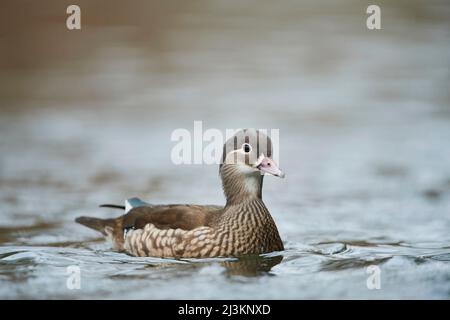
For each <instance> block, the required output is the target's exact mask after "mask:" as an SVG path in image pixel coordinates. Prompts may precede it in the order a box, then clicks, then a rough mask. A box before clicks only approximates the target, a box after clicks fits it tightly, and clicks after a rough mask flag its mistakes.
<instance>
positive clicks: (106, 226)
mask: <svg viewBox="0 0 450 320" xmlns="http://www.w3.org/2000/svg"><path fill="white" fill-rule="evenodd" d="M75 222H78V223H79V224H82V225H84V226H86V227H88V228H91V229H94V230H97V231H100V232H101V233H102V234H103V235H105V236H107V235H110V234H111V232H112V230H113V229H114V227H115V225H116V223H117V221H116V219H99V218H93V217H78V218H76V219H75Z"/></svg>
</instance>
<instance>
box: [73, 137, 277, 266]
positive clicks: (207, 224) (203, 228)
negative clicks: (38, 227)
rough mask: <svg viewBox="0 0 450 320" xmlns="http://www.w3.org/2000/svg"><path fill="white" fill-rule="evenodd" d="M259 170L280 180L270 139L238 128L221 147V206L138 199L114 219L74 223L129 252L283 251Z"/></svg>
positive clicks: (195, 254) (184, 255)
mask: <svg viewBox="0 0 450 320" xmlns="http://www.w3.org/2000/svg"><path fill="white" fill-rule="evenodd" d="M264 174H270V175H273V176H278V177H281V178H283V177H284V173H283V172H282V171H281V170H280V169H279V168H278V166H277V164H276V163H275V161H274V160H273V158H272V141H271V140H270V138H269V137H267V136H266V135H265V134H263V133H262V132H260V131H258V130H255V129H244V130H240V131H238V132H237V133H236V134H235V135H234V136H233V137H231V138H230V139H228V140H227V141H226V143H225V145H224V147H223V156H222V160H221V163H220V167H219V175H220V178H221V180H222V187H223V191H224V194H225V197H226V204H225V206H215V205H191V204H170V205H157V204H149V203H145V202H143V201H141V200H140V199H138V198H131V199H128V200H126V201H125V206H120V205H110V204H105V205H101V207H110V208H118V209H121V210H124V211H125V212H124V213H125V214H123V215H122V216H120V217H118V218H115V219H98V218H92V217H78V218H77V219H76V220H75V221H76V222H78V223H80V224H82V225H85V226H87V227H89V228H92V229H95V230H97V231H100V232H101V233H102V234H103V235H105V236H107V237H109V238H111V239H112V243H113V249H114V250H116V251H121V252H125V253H128V254H130V255H133V256H141V257H142V256H152V257H164V258H165V257H167V258H169V257H170V258H207V257H230V256H233V257H235V256H242V255H247V254H262V253H268V252H272V251H281V250H283V249H284V248H283V242H282V241H281V238H280V235H279V233H278V229H277V227H276V225H275V222H274V220H273V219H272V217H271V215H270V213H269V210H268V209H267V207H266V206H265V204H264V202H263V200H262V185H263V178H264Z"/></svg>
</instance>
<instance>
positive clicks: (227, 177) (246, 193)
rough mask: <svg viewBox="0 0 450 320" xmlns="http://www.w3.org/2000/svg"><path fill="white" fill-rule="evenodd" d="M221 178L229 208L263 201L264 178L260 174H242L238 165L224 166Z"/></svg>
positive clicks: (221, 169) (221, 170)
mask: <svg viewBox="0 0 450 320" xmlns="http://www.w3.org/2000/svg"><path fill="white" fill-rule="evenodd" d="M220 176H221V178H222V186H223V191H224V193H225V197H226V199H227V206H230V205H236V204H239V203H244V202H247V201H251V200H255V199H259V200H262V184H263V176H262V175H261V174H260V173H259V172H242V171H241V170H239V167H238V166H236V165H231V164H224V165H222V167H221V168H220Z"/></svg>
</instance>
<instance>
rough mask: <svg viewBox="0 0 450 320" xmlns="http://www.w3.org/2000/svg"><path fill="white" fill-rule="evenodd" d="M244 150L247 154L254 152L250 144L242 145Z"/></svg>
mask: <svg viewBox="0 0 450 320" xmlns="http://www.w3.org/2000/svg"><path fill="white" fill-rule="evenodd" d="M242 150H243V151H244V152H245V153H250V152H251V151H252V146H251V145H250V144H248V143H244V144H243V145H242Z"/></svg>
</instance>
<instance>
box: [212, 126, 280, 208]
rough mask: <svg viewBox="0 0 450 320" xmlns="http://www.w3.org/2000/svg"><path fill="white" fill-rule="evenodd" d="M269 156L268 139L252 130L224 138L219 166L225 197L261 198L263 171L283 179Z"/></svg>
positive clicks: (270, 142) (229, 198) (269, 142)
mask: <svg viewBox="0 0 450 320" xmlns="http://www.w3.org/2000/svg"><path fill="white" fill-rule="evenodd" d="M272 156H273V147H272V141H271V140H270V138H269V137H268V136H266V135H265V134H264V133H262V132H260V131H258V130H256V129H244V130H240V131H238V132H237V133H236V134H235V135H234V136H232V137H231V138H230V139H228V140H227V142H226V143H225V144H224V146H223V155H222V163H221V165H220V175H221V177H222V181H223V187H224V191H225V195H226V197H227V200H229V201H230V200H233V199H232V198H233V197H238V196H239V197H240V198H242V197H245V196H254V195H256V196H258V197H260V198H261V189H262V180H263V175H264V174H270V175H273V176H277V177H280V178H284V173H283V172H282V171H281V170H280V169H279V168H278V165H277V164H276V163H275V161H274V160H273V158H272ZM234 200H235V199H234Z"/></svg>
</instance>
